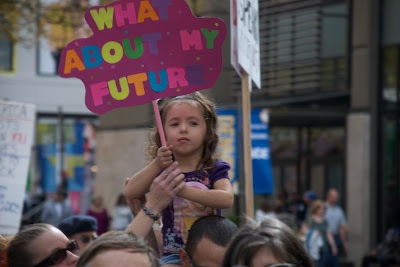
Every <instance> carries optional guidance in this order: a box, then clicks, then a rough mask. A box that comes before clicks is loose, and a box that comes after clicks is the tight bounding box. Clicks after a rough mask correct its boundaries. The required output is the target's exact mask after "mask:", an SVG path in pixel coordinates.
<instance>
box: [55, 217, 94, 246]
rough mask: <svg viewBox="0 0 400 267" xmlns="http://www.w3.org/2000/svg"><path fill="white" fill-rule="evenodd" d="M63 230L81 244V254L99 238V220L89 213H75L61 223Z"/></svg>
mask: <svg viewBox="0 0 400 267" xmlns="http://www.w3.org/2000/svg"><path fill="white" fill-rule="evenodd" d="M58 229H60V230H61V232H63V233H64V234H65V235H66V236H67V237H68V238H69V239H70V240H75V241H76V242H77V243H78V245H79V254H81V253H82V252H83V251H84V250H85V249H86V248H87V247H88V246H89V245H90V244H91V243H92V242H93V241H94V240H95V239H97V233H96V231H97V221H96V219H95V218H93V217H91V216H87V215H73V216H70V217H68V218H65V219H64V220H63V221H62V222H61V223H60V224H59V225H58Z"/></svg>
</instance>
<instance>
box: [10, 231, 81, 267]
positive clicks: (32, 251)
mask: <svg viewBox="0 0 400 267" xmlns="http://www.w3.org/2000/svg"><path fill="white" fill-rule="evenodd" d="M78 249H79V247H78V245H77V244H76V242H72V241H70V240H69V239H68V238H67V237H66V236H65V235H64V234H63V233H62V232H61V231H60V230H58V229H57V228H56V227H54V226H52V225H50V224H44V223H37V224H32V225H29V226H27V227H26V228H25V229H23V230H21V231H20V232H19V233H17V234H16V235H15V236H14V238H13V240H12V241H11V242H10V244H9V246H8V249H7V258H8V266H9V267H40V266H59V267H61V266H63V267H64V266H65V267H66V266H75V265H76V263H77V261H78V257H77V256H76V255H75V254H74V253H77V250H78Z"/></svg>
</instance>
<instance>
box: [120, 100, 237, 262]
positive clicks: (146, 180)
mask: <svg viewBox="0 0 400 267" xmlns="http://www.w3.org/2000/svg"><path fill="white" fill-rule="evenodd" d="M160 115H161V119H162V121H163V126H164V131H165V137H166V140H167V143H168V146H161V142H160V136H159V133H158V131H157V128H156V127H154V129H153V130H152V132H151V133H150V138H149V139H150V144H149V149H148V152H149V155H150V156H151V157H152V158H153V160H152V161H151V162H150V163H149V164H148V165H147V166H146V167H145V168H143V169H142V170H141V171H139V172H138V173H136V174H135V175H134V176H133V177H132V178H131V179H130V181H129V183H128V184H127V186H126V191H125V195H126V196H127V197H128V198H140V197H142V196H143V195H144V194H146V193H147V192H148V191H149V188H150V185H151V183H152V181H153V179H154V178H155V177H156V176H157V175H159V174H160V173H161V172H162V171H163V169H165V168H166V167H168V166H169V165H171V164H172V162H173V160H175V161H177V162H178V163H179V166H178V167H179V169H177V170H176V171H178V172H182V173H183V174H184V178H183V182H185V185H184V187H183V189H181V191H180V192H179V193H178V196H177V197H175V198H174V200H173V202H172V203H171V204H170V205H169V206H168V207H167V208H166V209H164V211H163V212H162V221H163V229H162V233H163V253H164V254H163V257H162V258H161V264H180V261H179V248H184V246H185V245H184V244H185V242H186V239H187V235H188V230H190V227H191V226H192V224H193V223H194V222H195V221H196V220H197V219H198V218H200V217H203V216H206V215H210V214H216V213H217V209H226V208H229V207H231V206H232V204H233V193H232V187H231V183H230V180H229V178H228V170H229V169H230V166H229V164H228V163H226V162H223V161H220V160H218V159H217V158H216V155H215V154H216V147H217V143H218V135H217V115H216V112H215V106H214V104H213V103H212V102H211V101H210V100H208V99H207V98H205V97H204V96H203V95H202V94H201V93H199V92H196V93H193V94H189V95H184V96H178V97H172V98H167V99H164V100H163V101H162V102H161V103H160ZM182 177H183V176H182ZM143 209H144V210H145V211H147V213H148V214H149V216H152V217H153V218H154V219H155V220H156V219H157V216H156V215H157V214H152V213H151V211H149V210H147V208H146V207H145V206H143Z"/></svg>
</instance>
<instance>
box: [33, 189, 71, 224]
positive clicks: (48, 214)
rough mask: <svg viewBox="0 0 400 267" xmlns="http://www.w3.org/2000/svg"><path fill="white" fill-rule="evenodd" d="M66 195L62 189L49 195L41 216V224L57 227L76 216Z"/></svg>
mask: <svg viewBox="0 0 400 267" xmlns="http://www.w3.org/2000/svg"><path fill="white" fill-rule="evenodd" d="M64 195H65V194H64V191H63V190H61V189H59V190H58V191H57V192H56V193H51V194H49V196H48V198H47V200H46V202H45V204H44V207H43V210H42V213H41V214H40V221H41V222H43V223H48V224H51V225H54V226H57V225H58V224H59V223H60V222H61V221H62V220H64V219H65V218H67V217H69V216H72V215H74V213H73V212H72V210H71V208H70V206H69V204H68V202H67V201H66V200H65V196H64Z"/></svg>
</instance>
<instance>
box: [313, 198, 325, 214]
mask: <svg viewBox="0 0 400 267" xmlns="http://www.w3.org/2000/svg"><path fill="white" fill-rule="evenodd" d="M324 213H325V203H324V202H322V201H321V200H315V201H314V202H313V204H312V205H311V214H312V215H324Z"/></svg>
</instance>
